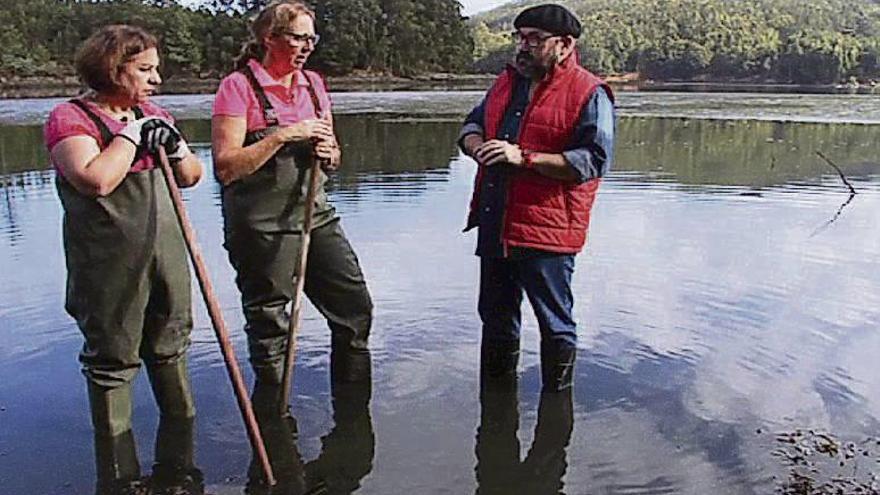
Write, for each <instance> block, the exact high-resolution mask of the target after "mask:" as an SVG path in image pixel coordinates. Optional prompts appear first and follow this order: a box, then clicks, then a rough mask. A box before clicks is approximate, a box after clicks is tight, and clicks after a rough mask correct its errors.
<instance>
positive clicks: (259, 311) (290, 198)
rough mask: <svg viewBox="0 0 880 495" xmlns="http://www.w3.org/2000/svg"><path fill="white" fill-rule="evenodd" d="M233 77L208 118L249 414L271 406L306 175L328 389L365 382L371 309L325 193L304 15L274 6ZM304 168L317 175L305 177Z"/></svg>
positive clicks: (310, 21)
mask: <svg viewBox="0 0 880 495" xmlns="http://www.w3.org/2000/svg"><path fill="white" fill-rule="evenodd" d="M251 34H252V38H251V39H250V40H249V41H248V43H246V44H245V46H244V48H243V50H242V54H241V56H240V57H239V59H238V61H237V64H236V70H235V72H233V73H231V74H230V75H229V76H227V77H226V78H225V79H223V81H222V82H221V83H220V88H219V90H218V91H217V96H216V98H215V101H214V109H213V122H212V124H213V135H212V144H213V151H214V171H215V174H216V177H217V180H218V181H219V182H220V183H221V185H222V189H223V194H222V204H223V219H224V231H225V247H226V249H227V250H228V252H229V259H230V261H231V263H232V265H233V267H234V268H235V270H236V273H237V277H236V283H237V285H238V288H239V290H240V291H241V300H242V307H243V310H244V316H245V320H246V325H245V331H246V332H247V335H248V344H249V351H250V361H251V364H252V366H253V368H254V371H255V375H256V385H255V387H254V407H255V409H256V410H257V414H258V415H259V414H261V412H266V411H271V409H272V408H275V409H276V411H277V402H278V401H279V400H280V397H281V382H282V377H283V374H284V358H285V353H286V340H287V334H288V322H289V318H290V315H289V314H288V311H287V309H286V306H287V305H288V304H289V303H290V302H291V299H292V297H293V294H294V287H295V282H296V277H298V276H300V274H298V273H295V265H296V258H297V255H298V253H299V251H300V248H301V246H302V236H301V234H302V228H303V220H304V215H305V205H304V201H305V199H304V198H306V196H307V189H308V185H309V181H310V175H311V173H312V170H317V173H318V174H320V177H319V181H320V184H321V185H320V187H319V191H318V194H317V196H316V198H315V203H314V205H313V213H312V226H313V229H312V230H311V244H310V249H309V252H308V258H307V269H306V273H305V294H306V296H307V297H308V298H309V300H310V301H311V302H312V303H313V304H314V305H315V307H316V308H317V309H318V311H320V312H321V314H322V315H323V316H324V317H325V318H326V319H327V322H328V324H329V326H330V330H331V333H332V349H331V377H332V378H333V379H334V380H342V381H363V380H369V376H370V373H369V372H370V359H369V351H368V349H367V338H368V336H369V332H370V326H371V322H372V308H373V306H372V301H371V299H370V294H369V291H368V290H367V285H366V282H365V280H364V276H363V274H362V272H361V268H360V266H359V264H358V260H357V257H356V256H355V253H354V250H353V249H352V248H351V245H350V244H349V242H348V239H347V238H346V236H345V234H344V232H343V231H342V228H341V226H340V222H339V217H338V216H337V214H336V211H335V209H334V207H333V206H332V205H331V204H330V203H329V202H328V200H327V195H326V192H325V191H324V186H323V184H324V182H325V181H326V180H327V178H326V175H325V173H324V172H325V171H332V170H335V169H336V168H337V167H338V166H339V163H340V150H339V144H338V143H337V140H336V136H335V133H334V129H333V118H332V115H331V111H330V105H331V102H330V98H329V96H328V94H327V88H326V85H325V83H324V80H323V79H322V78H321V76H320V75H319V74H317V73H316V72H314V71H311V70H306V69H305V68H304V66H305V63H306V61H307V60H308V58H309V56H310V55H311V54H312V53H313V51H314V49H315V45H316V44H317V43H318V40H319V35H318V34H317V33H316V32H315V14H314V12H313V11H312V10H311V9H310V8H309V7H308V6H306V5H305V4H304V3H302V2H299V1H289V0H283V1H274V2H272V3H270V4H269V5H268V6H267V7H266V8H265V9H263V10H262V11H261V12H260V13H259V14H258V15H257V17H256V19H255V20H254V22H253V25H252V26H251ZM314 160H318V161H319V162H320V163H321V164H322V166H321V167H320V168H318V167H311V165H312V164H313V163H314Z"/></svg>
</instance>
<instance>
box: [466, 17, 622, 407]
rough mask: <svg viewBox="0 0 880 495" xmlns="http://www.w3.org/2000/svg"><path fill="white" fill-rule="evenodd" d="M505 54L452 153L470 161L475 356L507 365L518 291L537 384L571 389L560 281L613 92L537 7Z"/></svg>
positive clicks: (571, 341)
mask: <svg viewBox="0 0 880 495" xmlns="http://www.w3.org/2000/svg"><path fill="white" fill-rule="evenodd" d="M514 26H515V27H516V32H515V33H514V38H515V40H516V43H517V54H516V60H515V63H514V65H513V66H511V67H508V68H507V70H505V71H504V73H502V74H501V75H500V76H499V77H498V78H497V79H496V81H495V83H494V85H493V86H492V87H491V89H489V92H488V93H487V94H486V97H485V98H484V99H483V101H482V102H481V103H480V104H479V105H478V106H477V107H476V108H475V109H474V110H473V111H472V112H471V113H470V115H469V116H468V117H467V119H466V120H465V124H464V127H463V128H462V131H461V137H460V139H459V144H460V146H461V148H462V150H463V151H464V152H465V153H466V154H467V155H469V156H471V157H473V158H474V159H475V160H476V161H477V162H478V164H479V169H478V171H477V177H476V182H475V186H474V195H473V199H472V200H471V210H470V215H469V218H468V227H467V228H468V229H470V228H473V227H479V234H478V240H477V255H478V256H480V296H479V304H478V305H479V313H480V318H481V319H482V321H483V340H482V351H481V360H482V361H483V362H484V363H485V364H487V365H488V366H486V367H484V369H486V370H487V371H488V372H489V373H491V374H493V375H504V374H509V373H515V372H516V366H517V362H518V358H519V334H520V306H521V303H522V293H523V291H525V293H526V295H527V296H528V298H529V302H531V305H532V308H533V309H534V311H535V315H536V316H537V319H538V325H539V327H540V331H541V366H542V376H543V380H544V390H559V389H563V388H566V387H569V386H570V385H571V380H572V372H573V367H574V362H575V353H576V351H575V348H576V342H577V333H576V325H575V322H574V319H573V315H572V306H573V298H572V293H571V276H572V273H573V272H574V257H575V255H576V254H577V253H578V252H579V251H580V250H581V248H582V247H583V245H584V243H585V241H586V235H587V228H588V226H589V222H590V209H591V208H592V205H593V200H594V199H595V195H596V190H597V189H598V187H599V178H600V177H601V176H602V175H603V174H604V173H605V172H606V171H607V170H608V168H609V166H610V164H611V154H612V146H613V144H612V142H613V134H614V115H613V96H612V93H611V90H610V88H609V87H608V86H607V85H606V84H605V83H604V82H602V81H601V80H600V79H599V78H597V77H596V76H594V75H593V74H591V73H590V72H588V71H587V70H586V69H584V68H582V67H581V66H580V65H578V59H577V53H576V48H575V39H576V38H577V37H578V36H579V35H580V33H581V26H580V23H579V22H578V21H577V19H576V18H575V17H574V16H573V15H572V14H571V13H570V12H569V11H568V10H566V9H565V8H563V7H560V6H558V5H539V6H536V7H531V8H528V9H526V10H524V11H522V12H521V13H520V14H519V15H518V16H517V18H516V19H515V20H514Z"/></svg>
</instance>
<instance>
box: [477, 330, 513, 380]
mask: <svg viewBox="0 0 880 495" xmlns="http://www.w3.org/2000/svg"><path fill="white" fill-rule="evenodd" d="M518 365H519V342H516V341H514V342H491V343H490V342H485V341H484V342H483V344H482V346H481V347H480V383H481V386H483V387H486V386H489V387H491V388H497V387H502V388H510V387H514V388H515V387H516V368H517V366H518Z"/></svg>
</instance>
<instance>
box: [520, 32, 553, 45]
mask: <svg viewBox="0 0 880 495" xmlns="http://www.w3.org/2000/svg"><path fill="white" fill-rule="evenodd" d="M550 38H556V35H552V34H548V35H541V34H538V33H528V34H527V33H521V32H519V31H514V32H512V33H510V39H511V40H513V42H514V43H515V44H516V45H517V46H519V45H522V44H523V42H525V44H526V46H527V47H529V48H538V47H539V46H541V44H542V43H544V42H545V41H547V40H549V39H550Z"/></svg>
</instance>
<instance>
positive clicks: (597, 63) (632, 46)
mask: <svg viewBox="0 0 880 495" xmlns="http://www.w3.org/2000/svg"><path fill="white" fill-rule="evenodd" d="M558 2H559V3H562V4H565V5H566V6H567V7H569V8H570V9H572V11H573V12H575V13H576V15H577V16H578V18H579V19H580V20H581V22H582V24H583V26H584V34H583V35H582V36H581V39H580V40H579V48H580V53H581V55H582V57H581V62H582V63H584V65H586V66H588V67H590V68H591V69H593V70H595V71H597V72H600V73H603V74H612V73H613V74H622V73H631V72H637V73H639V75H640V76H642V77H645V78H650V79H656V80H700V79H704V80H732V79H741V80H773V81H779V82H790V83H831V82H836V81H842V80H849V79H855V80H868V79H876V78H880V3H878V2H875V1H872V0H558ZM533 3H539V2H537V1H526V2H522V1H521V2H516V3H514V4H510V5H508V6H505V7H503V8H501V9H496V10H494V11H491V12H489V13H487V14H485V15H482V16H477V17H476V18H475V19H473V20H471V24H472V29H473V35H474V42H475V52H474V53H475V56H476V57H477V60H476V66H477V68H478V69H480V70H484V71H489V72H494V71H497V70H498V69H499V68H500V66H501V64H503V63H504V62H505V61H506V59H507V58H508V57H509V56H510V54H511V53H512V51H513V46H512V44H511V43H510V42H509V41H508V40H507V34H508V32H509V31H510V30H512V21H513V18H514V16H515V15H516V13H517V12H518V11H520V10H522V8H523V7H524V6H526V5H530V4H533Z"/></svg>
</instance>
